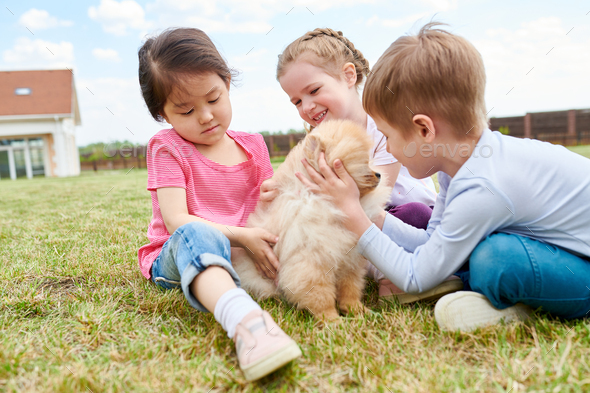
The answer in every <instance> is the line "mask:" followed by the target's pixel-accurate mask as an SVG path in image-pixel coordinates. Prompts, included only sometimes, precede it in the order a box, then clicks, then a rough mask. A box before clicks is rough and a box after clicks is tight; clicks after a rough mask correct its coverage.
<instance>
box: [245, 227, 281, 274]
mask: <svg viewBox="0 0 590 393" xmlns="http://www.w3.org/2000/svg"><path fill="white" fill-rule="evenodd" d="M278 240H279V238H278V237H277V236H275V235H273V234H272V233H270V232H268V231H267V230H264V229H262V228H244V229H243V231H242V234H241V236H240V243H241V245H242V246H243V248H244V249H245V250H246V252H247V253H248V256H249V257H250V258H252V260H253V261H254V265H255V266H256V269H257V270H258V272H259V273H261V274H262V275H264V276H265V277H267V278H269V279H271V280H273V281H274V280H276V279H277V271H278V269H279V259H278V258H277V256H276V255H275V253H274V251H273V250H272V247H271V245H274V244H276V242H277V241H278Z"/></svg>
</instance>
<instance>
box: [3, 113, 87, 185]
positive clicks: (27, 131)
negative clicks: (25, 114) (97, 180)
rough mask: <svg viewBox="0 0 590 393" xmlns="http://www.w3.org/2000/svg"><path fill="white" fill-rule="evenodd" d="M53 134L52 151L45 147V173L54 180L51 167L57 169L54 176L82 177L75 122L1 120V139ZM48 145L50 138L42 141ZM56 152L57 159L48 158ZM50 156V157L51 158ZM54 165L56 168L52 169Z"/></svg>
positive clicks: (53, 119) (60, 118) (64, 119)
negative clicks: (80, 175) (51, 152)
mask: <svg viewBox="0 0 590 393" xmlns="http://www.w3.org/2000/svg"><path fill="white" fill-rule="evenodd" d="M47 134H51V135H52V137H53V146H52V149H50V148H49V146H46V147H45V149H44V152H45V153H46V156H45V173H46V175H48V176H51V175H52V174H51V167H53V165H55V166H54V173H53V176H58V177H65V176H77V175H79V174H80V154H79V152H78V148H77V146H76V126H75V125H74V120H73V119H72V118H63V117H58V116H55V117H54V118H51V119H47V118H45V119H35V118H32V119H14V120H6V119H2V118H0V139H4V138H6V139H19V138H20V137H28V138H30V137H35V136H36V135H39V136H43V135H47ZM43 139H44V141H45V142H46V144H47V142H48V138H43ZM51 150H53V152H54V155H53V156H49V152H50V151H51ZM48 156H49V157H48ZM52 164H53V165H52Z"/></svg>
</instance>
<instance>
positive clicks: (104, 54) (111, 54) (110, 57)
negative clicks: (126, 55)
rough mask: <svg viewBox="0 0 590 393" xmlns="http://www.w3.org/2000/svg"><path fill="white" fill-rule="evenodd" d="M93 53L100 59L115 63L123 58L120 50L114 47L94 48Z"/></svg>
mask: <svg viewBox="0 0 590 393" xmlns="http://www.w3.org/2000/svg"><path fill="white" fill-rule="evenodd" d="M92 55H93V56H94V57H96V58H97V59H99V60H107V61H113V62H115V63H118V62H120V61H121V58H120V57H119V52H117V51H116V50H114V49H101V48H94V49H93V50H92Z"/></svg>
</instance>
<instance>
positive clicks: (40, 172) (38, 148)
mask: <svg viewBox="0 0 590 393" xmlns="http://www.w3.org/2000/svg"><path fill="white" fill-rule="evenodd" d="M29 149H30V154H31V169H32V171H33V176H45V164H44V162H43V139H41V138H35V139H29Z"/></svg>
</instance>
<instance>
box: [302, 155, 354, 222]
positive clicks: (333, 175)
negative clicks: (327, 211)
mask: <svg viewBox="0 0 590 393" xmlns="http://www.w3.org/2000/svg"><path fill="white" fill-rule="evenodd" d="M301 162H302V163H303V166H304V167H305V169H306V170H307V173H308V174H309V177H310V178H311V180H312V181H313V182H310V181H309V180H308V179H307V178H306V177H305V176H303V175H302V174H301V173H300V172H296V173H295V176H297V178H298V179H299V180H300V181H301V182H302V183H303V184H304V185H305V186H306V187H307V188H309V190H310V191H311V192H313V193H315V194H323V195H328V196H330V197H332V199H333V200H334V203H335V204H336V206H337V207H338V208H340V210H342V211H343V212H345V213H346V212H347V211H348V210H350V209H351V208H352V207H356V205H358V206H359V207H360V202H359V198H360V193H359V189H358V187H357V185H356V183H355V181H354V179H353V178H352V176H350V174H349V173H348V172H347V171H346V169H345V168H344V165H342V161H340V160H339V159H336V160H334V169H335V170H336V171H335V172H334V170H332V168H330V166H329V165H328V163H327V162H326V159H325V157H324V152H321V153H320V158H319V160H318V164H319V166H320V172H317V171H316V170H315V168H313V167H312V166H311V165H309V163H308V162H307V161H306V160H301Z"/></svg>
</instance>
